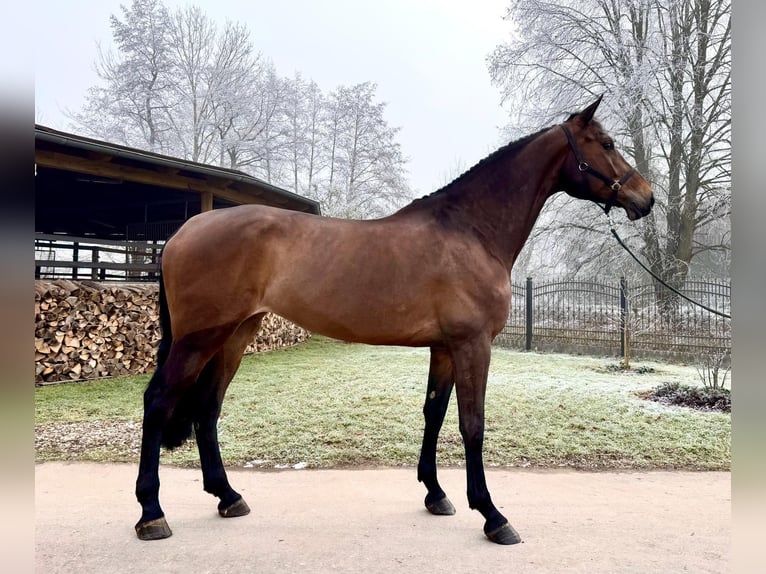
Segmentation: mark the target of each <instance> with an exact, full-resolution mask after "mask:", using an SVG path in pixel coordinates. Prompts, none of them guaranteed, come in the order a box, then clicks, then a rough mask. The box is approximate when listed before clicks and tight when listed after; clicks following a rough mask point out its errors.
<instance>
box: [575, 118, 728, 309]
mask: <svg viewBox="0 0 766 574" xmlns="http://www.w3.org/2000/svg"><path fill="white" fill-rule="evenodd" d="M561 129H563V130H564V133H565V134H566V136H567V140H569V145H570V146H571V148H572V152H573V153H574V156H575V159H576V160H577V169H579V170H580V172H582V173H583V174H586V173H587V174H590V175H592V176H594V177H597V178H599V179H600V180H601V181H603V182H604V183H605V184H607V185H608V186H609V189H611V190H612V194H611V195H610V196H609V200H608V201H607V202H606V205H604V206H599V207H601V209H603V210H604V213H605V214H606V218H607V220H608V221H609V230H610V231H611V232H612V235H614V237H615V239H617V242H618V243H619V244H620V245H621V246H622V247H623V248H624V249H625V250H626V251H627V252H628V253H629V254H630V256H631V257H632V258H633V259H635V260H636V262H637V263H638V264H639V265H640V266H641V267H643V269H644V270H645V271H647V272H648V273H649V274H650V275H651V276H652V277H654V278H655V279H656V280H657V281H659V282H660V283H662V284H663V285H664V286H665V287H667V288H668V289H670V290H671V291H673V292H674V293H676V294H677V295H680V296H681V297H682V298H684V299H686V300H687V301H689V302H690V303H693V304H694V305H697V306H698V307H702V308H703V309H705V310H706V311H710V312H711V313H714V314H716V315H720V316H721V317H726V318H727V319H731V315H728V314H726V313H723V312H721V311H717V310H715V309H712V308H711V307H708V306H706V305H703V304H702V303H700V302H699V301H695V300H694V299H690V298H689V297H687V296H686V295H684V294H683V293H681V292H680V291H679V290H678V289H676V288H675V287H672V286H670V285H668V284H667V283H666V282H665V281H663V280H662V278H661V277H659V276H658V275H657V274H656V273H654V271H652V270H651V269H649V267H647V266H646V265H644V264H643V263H642V262H641V260H640V259H639V258H638V257H636V254H635V253H633V251H631V250H630V248H629V247H628V246H627V245H625V242H624V241H623V240H622V238H621V237H620V236H619V235H618V233H617V230H616V229H615V228H614V222H613V221H612V216H611V215H609V210H610V209H612V206H613V205H614V202H615V200H616V199H617V193H618V192H619V191H620V190H621V189H622V186H623V185H625V182H626V181H628V180H629V179H630V178H631V176H632V175H633V174H634V173H636V168H634V167H631V168H630V170H628V172H627V173H626V174H625V175H623V176H622V177H621V178H620V179H610V178H608V177H607V176H605V175H604V174H603V173H601V172H600V171H598V170H597V169H595V168H593V167H591V166H590V165H589V164H588V162H587V161H585V160H584V159H583V157H582V154H581V153H580V148H578V147H577V144H576V143H575V140H574V137H573V136H572V132H570V131H569V128H568V127H566V126H565V125H563V124H562V126H561Z"/></svg>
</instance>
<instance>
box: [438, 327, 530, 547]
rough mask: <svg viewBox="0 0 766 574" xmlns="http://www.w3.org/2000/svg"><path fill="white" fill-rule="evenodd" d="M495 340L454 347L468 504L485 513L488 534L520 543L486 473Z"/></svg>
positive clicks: (502, 542)
mask: <svg viewBox="0 0 766 574" xmlns="http://www.w3.org/2000/svg"><path fill="white" fill-rule="evenodd" d="M490 350H491V343H490V339H489V338H488V337H486V338H485V337H482V338H478V339H474V340H471V341H466V342H464V343H462V344H459V345H455V346H454V347H453V348H452V360H453V363H454V368H455V386H456V390H457V404H458V415H459V417H460V434H461V435H462V437H463V444H464V446H465V463H466V478H467V482H468V506H469V507H470V508H472V509H475V510H478V511H479V512H481V514H482V516H484V519H485V523H484V534H486V536H487V538H489V539H490V540H492V541H493V542H496V543H498V544H516V543H518V542H521V537H520V536H519V534H518V533H517V532H516V530H514V528H513V527H512V526H511V525H510V524H509V523H508V519H506V518H505V516H503V515H502V514H501V513H500V511H499V510H498V509H497V508H496V507H495V505H494V504H493V503H492V499H491V497H490V495H489V490H488V489H487V481H486V478H485V476H484V461H483V457H482V449H483V447H484V397H485V393H486V388H487V375H488V374H489V359H490Z"/></svg>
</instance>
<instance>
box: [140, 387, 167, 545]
mask: <svg viewBox="0 0 766 574" xmlns="http://www.w3.org/2000/svg"><path fill="white" fill-rule="evenodd" d="M161 376H162V375H161V374H160V373H159V372H158V373H155V375H154V377H153V378H152V381H151V382H150V384H149V387H148V388H147V390H146V392H145V393H144V421H143V427H142V436H141V458H140V462H139V468H138V478H137V479H136V499H137V500H138V502H139V504H141V518H140V519H139V521H138V523H136V534H137V535H138V537H139V538H141V539H142V540H155V539H158V538H167V537H168V536H170V535H171V532H170V528H169V527H168V525H167V522H166V521H165V514H164V512H163V511H162V507H161V506H160V500H159V491H160V478H159V462H160V443H161V440H162V428H163V425H164V423H165V419H166V416H167V415H166V410H165V409H163V408H162V405H161V404H158V402H159V397H158V389H159V387H160V386H161V379H160V377H161Z"/></svg>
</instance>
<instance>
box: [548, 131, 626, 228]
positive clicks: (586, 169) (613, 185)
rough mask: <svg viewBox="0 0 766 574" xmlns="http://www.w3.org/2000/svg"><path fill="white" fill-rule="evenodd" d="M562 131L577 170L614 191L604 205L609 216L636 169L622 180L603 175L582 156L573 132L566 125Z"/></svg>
mask: <svg viewBox="0 0 766 574" xmlns="http://www.w3.org/2000/svg"><path fill="white" fill-rule="evenodd" d="M561 129H562V130H564V133H565V134H566V136H567V140H569V145H570V147H571V148H572V152H573V153H574V156H575V159H576V160H577V169H579V170H580V171H581V172H582V173H587V174H590V175H592V176H594V177H597V178H599V179H600V180H601V181H603V182H604V183H605V184H607V185H608V186H609V189H611V190H612V195H610V196H609V200H608V201H607V202H606V205H604V207H603V208H602V209H603V210H604V213H606V214H607V215H609V210H610V209H612V206H613V205H614V202H615V200H616V199H617V193H618V192H619V191H620V190H621V189H622V186H623V185H625V182H626V181H628V180H629V179H630V177H631V176H632V175H633V174H634V173H636V168H634V167H631V168H630V170H629V171H628V173H626V174H625V175H623V176H622V177H621V178H620V179H610V178H608V177H607V176H605V175H604V174H603V173H601V172H600V171H598V170H597V169H596V168H594V167H591V165H590V164H589V163H588V162H587V161H585V160H584V159H583V157H582V154H581V153H580V148H578V147H577V144H576V143H575V140H574V137H573V136H572V132H570V131H569V128H568V127H566V126H565V125H562V126H561Z"/></svg>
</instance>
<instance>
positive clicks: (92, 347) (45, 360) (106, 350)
mask: <svg viewBox="0 0 766 574" xmlns="http://www.w3.org/2000/svg"><path fill="white" fill-rule="evenodd" d="M157 297H158V289H157V285H156V284H143V283H140V284H136V283H125V284H114V283H111V284H107V283H98V282H94V281H70V280H64V279H61V280H55V281H35V384H48V383H54V382H65V381H74V380H84V379H94V378H99V377H105V376H117V375H127V374H142V373H148V372H151V371H152V370H154V368H155V366H156V349H157V345H158V343H159V340H160V330H159V311H158V309H157ZM309 336H310V334H309V333H308V332H307V331H305V330H304V329H302V328H300V327H298V326H297V325H295V324H293V323H290V322H289V321H287V320H285V319H283V318H281V317H278V316H277V315H272V314H267V315H266V317H264V320H263V323H262V327H261V330H260V332H259V333H258V334H257V335H256V337H255V339H254V341H253V342H252V343H251V344H250V345H249V346H248V348H247V350H246V351H245V352H246V353H253V352H264V351H269V350H272V349H276V348H280V347H287V346H292V345H295V344H298V343H300V342H302V341H304V340H306V339H307V338H308V337H309Z"/></svg>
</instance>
